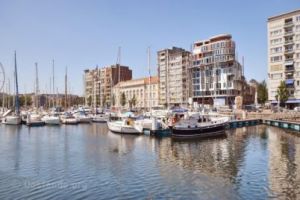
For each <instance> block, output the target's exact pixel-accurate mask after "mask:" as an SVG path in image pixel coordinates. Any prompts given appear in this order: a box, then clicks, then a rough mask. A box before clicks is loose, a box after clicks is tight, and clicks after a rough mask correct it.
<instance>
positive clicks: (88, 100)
mask: <svg viewBox="0 0 300 200" xmlns="http://www.w3.org/2000/svg"><path fill="white" fill-rule="evenodd" d="M87 103H88V106H92V96H89V97H88V99H87Z"/></svg>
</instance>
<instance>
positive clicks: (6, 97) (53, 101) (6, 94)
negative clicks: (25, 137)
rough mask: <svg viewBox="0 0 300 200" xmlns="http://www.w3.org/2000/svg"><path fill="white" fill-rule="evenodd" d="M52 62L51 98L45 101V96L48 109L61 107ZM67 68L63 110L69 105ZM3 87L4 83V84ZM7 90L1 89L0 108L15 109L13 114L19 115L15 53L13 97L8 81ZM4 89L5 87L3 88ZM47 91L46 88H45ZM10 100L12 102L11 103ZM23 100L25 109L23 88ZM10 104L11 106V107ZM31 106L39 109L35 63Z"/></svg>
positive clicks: (15, 55)
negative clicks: (0, 99)
mask: <svg viewBox="0 0 300 200" xmlns="http://www.w3.org/2000/svg"><path fill="white" fill-rule="evenodd" d="M54 72H55V71H54V60H52V77H50V87H49V89H50V95H51V96H52V98H49V99H48V101H47V96H46V101H47V102H48V106H49V108H50V107H57V105H58V104H60V105H61V102H59V100H58V88H56V91H55V75H54ZM67 73H68V72H67V68H66V74H65V96H64V106H65V109H67V108H68V105H71V103H70V102H68V100H70V99H69V98H68V84H67V83H68V76H67ZM4 85H5V82H4ZM6 86H7V88H6V91H5V89H3V92H2V108H3V109H4V108H8V109H9V108H11V107H14V108H15V114H16V115H19V114H20V95H19V85H18V70H17V54H16V51H15V52H14V95H11V86H10V79H8V81H7V85H6ZM4 87H5V86H4ZM46 90H47V86H46ZM11 98H13V100H12V101H11ZM24 98H25V99H24V100H25V103H24V104H25V106H26V107H27V98H28V95H26V87H25V94H24ZM11 103H12V105H11ZM33 105H34V107H35V108H39V107H40V88H39V74H38V63H37V62H36V63H35V82H34V102H33Z"/></svg>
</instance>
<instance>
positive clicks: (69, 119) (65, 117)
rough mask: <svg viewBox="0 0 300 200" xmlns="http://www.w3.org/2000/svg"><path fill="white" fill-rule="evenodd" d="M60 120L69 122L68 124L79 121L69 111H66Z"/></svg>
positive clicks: (64, 122)
mask: <svg viewBox="0 0 300 200" xmlns="http://www.w3.org/2000/svg"><path fill="white" fill-rule="evenodd" d="M61 122H62V123H63V124H70V125H76V124H78V123H79V121H78V120H77V119H76V118H75V117H74V116H72V115H71V114H69V113H66V114H64V115H63V116H62V117H61Z"/></svg>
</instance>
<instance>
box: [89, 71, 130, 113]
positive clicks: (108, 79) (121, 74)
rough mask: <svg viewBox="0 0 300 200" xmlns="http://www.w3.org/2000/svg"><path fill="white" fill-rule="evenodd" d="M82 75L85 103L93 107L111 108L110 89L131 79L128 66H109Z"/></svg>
mask: <svg viewBox="0 0 300 200" xmlns="http://www.w3.org/2000/svg"><path fill="white" fill-rule="evenodd" d="M84 73H85V74H84V82H85V102H86V104H87V105H93V106H101V107H107V106H111V104H112V88H113V87H114V86H115V85H116V84H117V83H119V82H120V81H127V80H131V79H132V70H131V69H129V67H128V66H120V65H111V66H107V67H104V68H96V69H92V70H85V71H84Z"/></svg>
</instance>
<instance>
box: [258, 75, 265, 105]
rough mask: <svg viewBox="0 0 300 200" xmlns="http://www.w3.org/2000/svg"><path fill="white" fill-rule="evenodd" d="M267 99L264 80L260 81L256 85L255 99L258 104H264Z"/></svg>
mask: <svg viewBox="0 0 300 200" xmlns="http://www.w3.org/2000/svg"><path fill="white" fill-rule="evenodd" d="M267 100H268V88H267V84H266V81H264V80H263V81H262V82H261V83H259V84H258V85H257V101H258V103H260V104H265V103H266V101H267Z"/></svg>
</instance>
